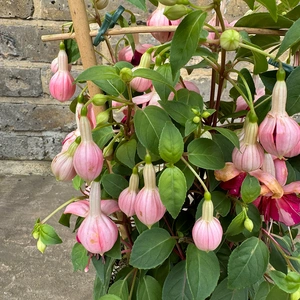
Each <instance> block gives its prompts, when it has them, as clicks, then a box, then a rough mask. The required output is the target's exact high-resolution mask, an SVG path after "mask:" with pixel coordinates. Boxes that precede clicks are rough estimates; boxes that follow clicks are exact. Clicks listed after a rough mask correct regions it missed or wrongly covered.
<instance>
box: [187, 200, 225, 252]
mask: <svg viewBox="0 0 300 300" xmlns="http://www.w3.org/2000/svg"><path fill="white" fill-rule="evenodd" d="M213 213H214V206H213V203H212V201H211V200H209V199H205V200H204V203H203V206H202V217H201V218H199V219H198V220H197V221H196V223H195V224H194V227H193V229H192V236H193V240H194V242H195V245H196V247H197V248H198V249H200V250H202V251H213V250H215V249H216V248H217V247H218V246H219V245H220V243H221V241H222V236H223V228H222V226H221V224H220V221H219V220H218V219H217V218H215V217H214V215H213Z"/></svg>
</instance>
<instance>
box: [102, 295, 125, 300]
mask: <svg viewBox="0 0 300 300" xmlns="http://www.w3.org/2000/svg"><path fill="white" fill-rule="evenodd" d="M124 299H125V298H124ZM99 300H122V298H120V297H118V296H116V295H109V294H107V295H104V296H102V297H101V298H99Z"/></svg>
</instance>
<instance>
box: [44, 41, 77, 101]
mask: <svg viewBox="0 0 300 300" xmlns="http://www.w3.org/2000/svg"><path fill="white" fill-rule="evenodd" d="M68 68H69V67H68V56H67V53H66V51H65V46H64V43H63V42H62V43H60V51H59V53H58V71H57V72H56V73H55V74H54V75H53V76H52V78H51V79H50V82H49V90H50V94H51V95H52V97H53V98H55V99H57V100H59V101H61V102H64V101H67V100H69V99H70V98H71V97H72V96H73V95H74V93H75V89H76V85H75V84H73V83H74V78H73V77H72V75H71V74H70V72H69V69H68Z"/></svg>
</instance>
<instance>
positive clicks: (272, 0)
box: [256, 0, 278, 22]
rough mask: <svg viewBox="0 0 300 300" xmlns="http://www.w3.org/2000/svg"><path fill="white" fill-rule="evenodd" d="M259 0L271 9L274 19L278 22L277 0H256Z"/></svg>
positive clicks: (258, 0)
mask: <svg viewBox="0 0 300 300" xmlns="http://www.w3.org/2000/svg"><path fill="white" fill-rule="evenodd" d="M256 1H257V2H259V3H261V4H262V5H263V6H264V7H266V8H267V10H268V11H269V13H270V15H271V17H272V19H273V20H274V21H275V22H276V21H277V17H278V16H277V5H276V0H256Z"/></svg>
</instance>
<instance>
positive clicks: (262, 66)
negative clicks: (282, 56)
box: [252, 47, 268, 74]
mask: <svg viewBox="0 0 300 300" xmlns="http://www.w3.org/2000/svg"><path fill="white" fill-rule="evenodd" d="M257 48H258V47H257ZM252 54H253V63H254V69H253V73H254V74H260V73H262V72H265V71H267V70H268V62H267V58H266V57H265V56H264V55H262V54H260V53H257V52H256V51H254V50H253V51H252Z"/></svg>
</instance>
